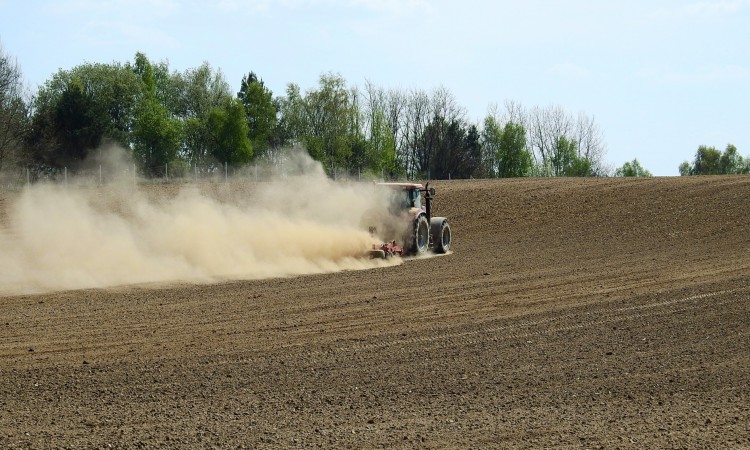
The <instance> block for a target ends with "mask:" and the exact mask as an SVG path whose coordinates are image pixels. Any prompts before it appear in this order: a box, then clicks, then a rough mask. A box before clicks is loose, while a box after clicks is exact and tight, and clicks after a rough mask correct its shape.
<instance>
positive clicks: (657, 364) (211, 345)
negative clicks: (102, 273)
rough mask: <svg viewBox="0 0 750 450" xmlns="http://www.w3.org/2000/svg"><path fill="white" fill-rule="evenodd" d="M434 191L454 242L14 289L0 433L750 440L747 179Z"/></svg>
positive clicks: (6, 327) (623, 443)
mask: <svg viewBox="0 0 750 450" xmlns="http://www.w3.org/2000/svg"><path fill="white" fill-rule="evenodd" d="M435 186H436V188H437V189H438V199H437V201H438V204H437V213H438V214H439V215H446V216H448V217H449V218H450V219H451V223H452V227H453V235H454V245H453V254H451V255H448V256H445V257H436V258H429V259H420V260H411V261H408V262H406V263H405V264H402V265H400V266H395V267H388V268H380V269H373V270H367V271H350V272H342V273H336V274H327V275H314V276H303V277H297V278H286V279H270V280H261V281H235V282H226V283H221V284H213V285H200V286H193V285H170V286H136V287H119V288H112V289H98V290H80V291H68V292H60V293H54V294H47V295H25V296H12V297H1V298H0V447H2V448H9V447H10V448H15V447H22V448H24V447H29V448H31V447H33V448H48V447H70V448H87V447H96V448H106V447H107V446H108V445H110V444H111V445H112V446H114V447H135V448H137V447H170V448H185V447H218V448H230V447H248V448H261V447H268V448H280V447H325V448H329V447H337V448H338V447H354V448H362V447H365V448H367V447H388V448H391V447H405V448H412V447H431V448H435V447H441V448H444V447H463V448H488V447H490V448H491V447H504V448H507V447H514V448H539V447H573V448H599V447H603V448H615V447H620V448H749V447H750V352H748V348H750V301H749V298H750V277H749V276H748V275H749V274H750V258H748V251H750V224H749V222H748V218H749V217H750V202H748V201H747V198H748V193H750V178H748V177H709V178H701V177H688V178H654V179H637V180H635V179H634V180H629V179H551V180H550V179H523V180H507V181H506V180H503V181H464V182H461V181H454V182H438V183H435ZM154 189H162V188H160V187H154Z"/></svg>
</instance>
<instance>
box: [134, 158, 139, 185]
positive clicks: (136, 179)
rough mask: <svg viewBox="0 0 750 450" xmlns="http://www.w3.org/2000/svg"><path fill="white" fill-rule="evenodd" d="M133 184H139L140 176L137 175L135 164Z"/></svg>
mask: <svg viewBox="0 0 750 450" xmlns="http://www.w3.org/2000/svg"><path fill="white" fill-rule="evenodd" d="M133 184H138V176H137V175H136V173H135V163H133Z"/></svg>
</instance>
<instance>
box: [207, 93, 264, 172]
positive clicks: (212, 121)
mask: <svg viewBox="0 0 750 450" xmlns="http://www.w3.org/2000/svg"><path fill="white" fill-rule="evenodd" d="M208 126H209V130H210V132H211V143H210V146H209V149H210V153H211V155H212V156H213V157H214V158H215V159H216V160H217V161H219V162H222V163H227V164H229V165H231V166H239V165H242V164H246V163H248V162H250V160H251V159H252V157H253V147H252V143H251V142H250V138H249V137H248V125H247V117H246V115H245V107H244V105H243V104H242V102H241V101H240V100H239V99H230V100H228V101H227V102H226V104H225V105H224V107H223V108H214V109H213V110H212V111H211V113H210V114H209V117H208Z"/></svg>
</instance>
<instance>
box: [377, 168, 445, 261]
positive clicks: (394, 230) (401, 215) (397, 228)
mask: <svg viewBox="0 0 750 450" xmlns="http://www.w3.org/2000/svg"><path fill="white" fill-rule="evenodd" d="M378 186H381V187H383V188H386V189H389V191H390V192H389V195H388V201H389V204H388V208H387V210H388V211H387V212H386V213H385V214H384V216H383V215H381V217H380V220H378V222H379V225H380V228H378V227H377V226H370V227H369V228H370V233H371V234H373V235H378V236H380V237H387V238H388V239H389V241H387V242H386V243H384V244H375V245H373V248H372V250H371V251H370V256H371V257H373V258H388V257H390V256H397V255H398V256H401V255H409V256H421V255H423V254H425V253H427V251H428V250H430V249H431V250H432V251H433V252H435V253H448V251H449V250H450V246H451V227H450V225H449V224H448V219H447V218H445V217H432V200H433V197H434V196H435V188H431V187H429V183H428V184H427V185H425V186H422V185H421V184H417V183H378ZM423 197H424V201H422V199H423Z"/></svg>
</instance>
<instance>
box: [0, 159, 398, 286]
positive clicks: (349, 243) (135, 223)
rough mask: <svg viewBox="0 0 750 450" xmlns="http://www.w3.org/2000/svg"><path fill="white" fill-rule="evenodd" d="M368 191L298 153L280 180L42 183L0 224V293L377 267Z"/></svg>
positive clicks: (373, 199)
mask: <svg viewBox="0 0 750 450" xmlns="http://www.w3.org/2000/svg"><path fill="white" fill-rule="evenodd" d="M384 201H386V200H385V199H384V198H383V195H382V194H378V190H377V189H376V188H375V186H374V185H372V184H371V183H354V182H351V183H349V182H335V181H332V180H330V179H328V178H327V177H326V175H325V173H324V172H323V170H322V168H321V167H320V165H319V164H317V163H315V162H314V161H312V160H310V159H309V157H306V156H303V155H296V156H293V157H291V158H289V159H288V160H287V161H286V164H285V171H284V173H279V174H277V177H276V178H275V179H274V181H266V182H253V181H247V180H244V181H232V180H230V181H229V182H226V183H216V182H208V183H197V184H185V185H183V186H182V187H180V186H179V185H168V184H165V185H148V184H145V183H142V184H139V185H136V184H135V183H133V182H132V180H131V182H130V183H129V184H128V183H127V182H122V183H119V184H118V183H114V184H111V185H107V186H102V187H76V186H67V187H66V186H61V185H51V184H50V185H34V186H32V187H29V188H26V189H25V190H24V191H23V192H21V193H20V194H19V195H18V196H17V197H16V198H14V199H12V201H10V202H8V203H9V204H7V205H6V208H7V217H6V218H5V220H4V221H3V222H5V223H4V224H3V225H0V293H3V294H24V293H42V292H51V291H58V290H67V289H79V288H102V287H111V286H119V285H129V284H141V283H154V282H194V283H208V282H215V281H220V280H232V279H234V280H237V279H260V278H269V277H283V276H292V275H301V274H314V273H325V272H336V271H342V270H358V269H368V268H374V267H381V266H385V265H393V264H398V263H399V262H400V260H399V259H397V258H396V259H392V260H388V261H384V260H371V259H369V258H368V257H367V256H366V255H367V251H368V250H369V249H370V248H371V245H372V244H373V243H374V241H375V238H373V237H372V236H371V235H370V234H369V233H368V231H367V227H366V226H364V227H363V217H364V216H365V214H366V212H367V211H368V210H371V209H372V208H374V207H377V206H378V204H379V203H382V202H384Z"/></svg>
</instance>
